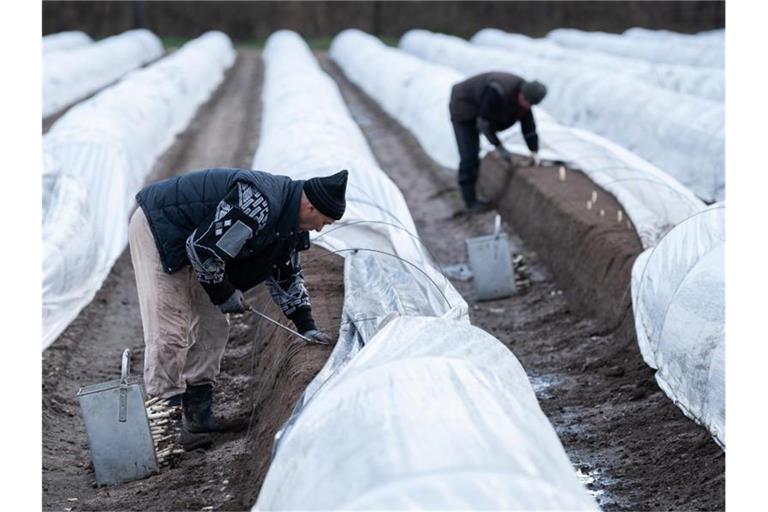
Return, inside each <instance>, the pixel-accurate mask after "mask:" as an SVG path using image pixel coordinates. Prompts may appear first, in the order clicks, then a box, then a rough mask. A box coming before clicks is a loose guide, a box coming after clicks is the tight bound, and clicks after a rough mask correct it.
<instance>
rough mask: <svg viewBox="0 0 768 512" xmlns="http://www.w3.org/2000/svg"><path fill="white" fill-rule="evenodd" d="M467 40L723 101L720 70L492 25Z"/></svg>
mask: <svg viewBox="0 0 768 512" xmlns="http://www.w3.org/2000/svg"><path fill="white" fill-rule="evenodd" d="M470 41H471V42H472V43H473V44H476V45H478V46H490V47H494V48H501V49H504V50H508V51H510V52H512V54H513V55H519V54H522V55H524V56H527V57H539V58H541V59H545V60H547V61H548V64H549V65H550V66H558V65H560V64H561V63H563V62H565V63H576V64H580V65H584V66H591V67H592V68H594V69H602V70H604V71H606V72H610V73H619V74H624V75H627V76H629V77H631V78H635V79H638V80H642V81H644V82H646V83H648V84H651V85H655V86H657V87H661V88H663V89H669V90H670V91H675V92H680V93H683V94H691V95H693V96H699V97H701V98H706V99H709V100H712V101H719V102H721V103H722V102H723V101H724V100H725V72H724V71H723V70H722V69H717V68H702V67H696V66H684V65H679V64H658V63H652V62H649V61H647V60H641V59H633V58H629V57H619V56H615V55H610V54H606V53H602V52H596V51H589V50H574V49H571V48H565V47H562V46H559V45H558V44H557V43H555V42H553V41H552V40H550V39H545V38H540V39H535V38H532V37H528V36H526V35H523V34H510V33H508V32H504V31H502V30H498V29H495V28H486V29H483V30H481V31H479V32H478V33H477V34H475V35H474V36H473V37H472V39H471V40H470Z"/></svg>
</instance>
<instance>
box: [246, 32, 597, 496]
mask: <svg viewBox="0 0 768 512" xmlns="http://www.w3.org/2000/svg"><path fill="white" fill-rule="evenodd" d="M361 50H362V48H361ZM264 58H265V63H266V81H265V87H264V96H263V98H264V115H265V118H264V125H263V130H262V131H263V139H262V144H261V145H260V147H259V150H258V152H257V155H256V158H255V161H254V165H255V166H256V167H262V168H263V167H269V166H274V165H275V164H277V163H280V165H282V166H283V168H285V169H287V170H288V171H287V172H289V173H290V174H291V175H292V176H293V177H295V178H306V177H310V176H312V175H316V174H325V173H328V172H332V171H334V170H336V168H337V166H348V169H349V171H350V174H349V186H348V196H349V197H348V201H349V204H348V216H347V215H345V217H344V219H343V220H342V221H341V225H340V226H337V227H334V228H329V229H328V232H327V233H322V234H320V235H316V236H314V243H315V244H317V245H321V246H323V247H325V248H327V249H329V250H331V251H334V252H338V253H340V254H343V255H344V257H345V273H344V281H345V298H344V310H343V314H342V322H341V329H340V336H339V339H338V341H337V343H336V346H335V347H334V350H333V353H332V354H331V357H330V358H329V360H328V363H327V364H326V366H325V367H324V368H323V369H322V370H321V371H320V373H319V374H318V376H317V377H316V378H315V379H314V380H313V382H312V383H310V385H309V386H308V388H307V390H306V391H305V393H304V395H303V397H302V399H301V400H300V402H299V403H298V404H297V406H296V409H295V411H294V414H293V415H292V417H291V419H290V420H289V421H288V422H287V424H286V426H285V428H284V429H283V430H282V431H281V432H280V434H279V438H278V441H277V443H276V445H275V454H274V458H273V460H272V463H271V465H270V468H269V471H268V474H267V476H266V479H265V481H264V485H263V487H262V488H261V490H260V493H259V497H258V501H257V503H256V508H257V509H260V510H261V509H290V508H301V509H306V508H323V509H348V508H357V507H363V508H370V507H375V508H386V509H397V508H403V507H411V508H448V507H456V506H460V507H462V508H469V509H477V508H488V507H493V508H510V509H512V508H525V509H532V508H566V509H593V508H594V507H595V504H594V501H593V500H592V499H590V497H589V495H588V494H587V493H586V492H585V490H584V489H583V488H582V487H581V486H580V485H579V483H578V481H577V479H576V477H575V474H574V471H573V469H572V467H571V465H570V463H569V461H568V458H567V456H566V455H565V452H564V451H563V448H562V446H561V444H560V442H559V440H558V439H557V436H556V434H555V433H554V430H553V429H552V426H551V425H550V423H549V421H548V420H547V419H546V417H545V416H544V415H543V413H542V412H541V409H540V408H539V405H538V403H537V401H536V398H535V395H534V393H533V390H532V389H531V387H530V384H529V383H528V379H527V377H526V375H525V372H524V371H523V369H522V367H521V366H520V364H519V362H518V361H517V360H516V358H515V357H514V355H512V353H511V352H509V351H508V350H507V349H506V348H505V347H504V346H503V344H501V342H499V341H498V340H497V339H495V338H494V337H492V336H490V335H489V334H487V333H485V332H483V331H481V330H480V329H478V328H476V327H473V326H471V325H470V323H469V318H468V314H467V305H466V303H465V302H464V300H463V299H462V298H461V296H460V295H459V294H458V292H457V291H456V290H455V289H454V288H453V286H452V285H451V284H450V283H449V282H448V281H447V279H445V278H444V277H443V276H442V275H441V274H440V273H439V271H438V270H437V267H436V265H435V264H434V262H432V261H431V260H430V258H429V255H428V254H427V252H426V250H425V248H424V247H422V245H421V243H420V241H419V239H418V235H417V234H416V231H415V226H414V223H413V219H412V218H411V215H410V212H409V211H408V208H407V206H406V204H405V201H404V199H403V196H402V194H401V193H400V192H399V191H398V189H397V188H396V187H395V185H394V184H393V183H392V182H391V181H390V180H389V178H387V177H386V175H385V174H384V173H383V172H382V171H381V169H379V167H378V165H377V163H376V161H375V159H374V157H373V155H372V154H371V151H370V149H369V147H368V145H367V143H366V141H365V138H364V136H363V134H362V132H361V131H360V129H359V127H357V125H356V124H355V122H354V121H353V120H352V118H351V116H350V115H349V112H348V111H347V109H346V106H345V104H344V101H343V99H342V97H341V95H340V93H339V91H338V88H337V87H336V85H335V83H334V82H333V80H332V79H331V78H329V77H328V76H327V75H325V74H324V73H323V72H322V71H321V70H320V68H319V66H318V64H317V62H316V61H315V58H314V56H313V55H312V53H311V52H310V50H309V48H308V47H307V45H306V44H305V43H304V42H303V41H302V40H301V38H300V37H299V36H298V35H296V34H295V33H292V32H284V31H281V32H278V33H275V34H273V35H272V36H271V37H270V38H269V40H268V42H267V45H266V47H265V50H264ZM390 64H391V65H392V67H391V68H390V70H389V71H390V72H391V74H393V75H396V74H397V69H396V67H395V66H396V63H392V62H391V63H390ZM371 78H376V77H374V76H372V77H371ZM382 78H384V77H381V76H379V77H378V79H382ZM299 139H300V140H301V141H302V142H303V144H302V147H301V149H300V150H299V151H297V150H296V145H295V143H294V141H295V140H299ZM500 431H503V432H504V435H503V436H500V435H498V433H499V432H500ZM318 475H324V476H325V477H318Z"/></svg>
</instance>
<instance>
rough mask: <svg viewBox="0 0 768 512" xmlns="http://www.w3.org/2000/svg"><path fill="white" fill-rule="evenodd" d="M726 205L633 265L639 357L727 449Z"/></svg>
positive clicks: (699, 217) (687, 225)
mask: <svg viewBox="0 0 768 512" xmlns="http://www.w3.org/2000/svg"><path fill="white" fill-rule="evenodd" d="M724 253H725V205H724V204H723V203H717V204H715V205H712V206H710V207H709V208H707V209H706V210H704V211H702V212H700V213H698V214H697V215H694V216H693V217H691V218H690V219H688V220H686V221H684V222H682V223H680V224H679V225H678V226H676V227H675V228H674V229H673V230H672V231H670V232H669V233H668V234H667V235H666V236H665V237H664V239H663V240H661V242H659V244H658V245H657V246H656V247H654V248H653V249H648V250H646V251H645V252H643V253H642V254H641V255H640V256H639V257H638V258H637V260H636V261H635V264H634V266H633V267H632V305H633V309H634V313H635V327H636V330H637V339H638V343H639V344H640V351H641V353H642V355H643V359H645V362H646V363H647V364H648V365H649V366H651V367H652V368H655V369H656V380H657V382H658V383H659V386H660V387H661V388H662V389H663V390H664V392H665V393H666V394H667V395H668V396H669V397H670V398H671V399H672V400H674V402H675V403H676V404H677V405H678V406H679V407H680V408H681V409H682V410H683V412H685V414H686V415H687V416H689V417H690V418H692V419H694V420H695V421H697V422H698V423H700V424H702V425H704V426H705V427H706V428H707V429H708V430H709V431H710V432H711V433H712V435H713V436H714V438H715V440H716V441H717V442H718V443H719V444H720V446H722V447H723V448H724V447H725V266H724Z"/></svg>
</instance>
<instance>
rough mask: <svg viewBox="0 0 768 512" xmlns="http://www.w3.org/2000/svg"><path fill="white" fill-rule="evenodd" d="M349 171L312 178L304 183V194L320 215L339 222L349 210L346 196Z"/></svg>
mask: <svg viewBox="0 0 768 512" xmlns="http://www.w3.org/2000/svg"><path fill="white" fill-rule="evenodd" d="M348 174H349V172H347V170H346V169H345V170H343V171H339V172H337V173H336V174H332V175H331V176H322V177H319V178H310V179H308V180H307V181H305V182H304V193H305V194H307V199H309V202H310V203H312V205H313V206H314V207H315V208H317V209H318V210H320V213H322V214H323V215H327V216H328V217H330V218H332V219H336V220H339V219H340V218H341V217H342V215H344V210H345V209H346V208H347V201H346V199H344V195H345V194H346V192H347V175H348Z"/></svg>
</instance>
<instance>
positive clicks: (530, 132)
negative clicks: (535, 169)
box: [520, 110, 539, 152]
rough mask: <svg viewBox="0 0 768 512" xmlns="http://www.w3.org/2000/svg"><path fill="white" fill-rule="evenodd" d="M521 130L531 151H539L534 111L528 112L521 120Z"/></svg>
mask: <svg viewBox="0 0 768 512" xmlns="http://www.w3.org/2000/svg"><path fill="white" fill-rule="evenodd" d="M520 128H521V129H522V131H523V138H524V139H525V144H526V145H527V146H528V149H530V150H531V151H534V152H535V151H538V150H539V136H538V134H537V133H536V121H534V120H533V110H528V112H526V114H525V115H524V116H523V118H522V119H521V120H520Z"/></svg>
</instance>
